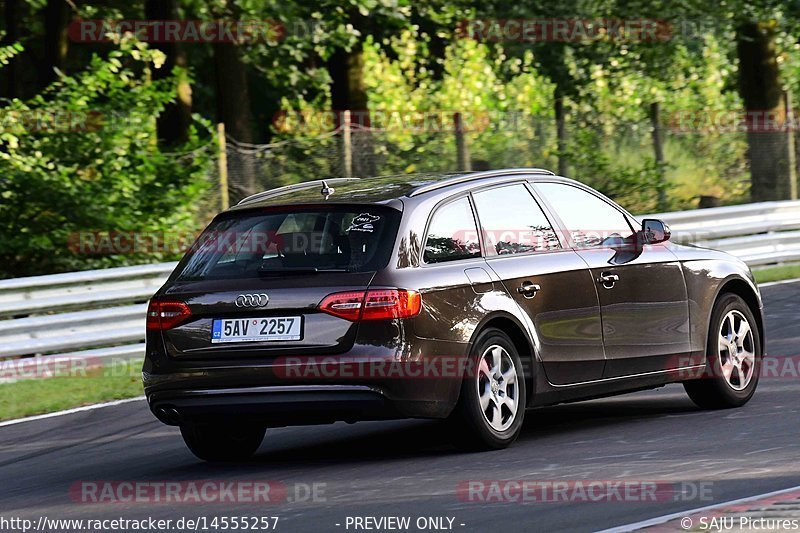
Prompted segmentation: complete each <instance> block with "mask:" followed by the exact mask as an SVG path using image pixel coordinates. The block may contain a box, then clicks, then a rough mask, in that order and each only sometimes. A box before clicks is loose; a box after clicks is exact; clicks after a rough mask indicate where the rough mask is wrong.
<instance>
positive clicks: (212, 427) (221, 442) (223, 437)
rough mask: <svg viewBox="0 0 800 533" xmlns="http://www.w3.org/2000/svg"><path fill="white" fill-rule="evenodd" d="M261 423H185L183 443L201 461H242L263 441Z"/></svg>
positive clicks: (263, 431)
mask: <svg viewBox="0 0 800 533" xmlns="http://www.w3.org/2000/svg"><path fill="white" fill-rule="evenodd" d="M265 432H266V428H264V427H262V426H246V425H222V424H184V425H182V426H181V435H182V436H183V441H184V442H185V443H186V446H187V447H188V448H189V450H191V452H192V453H193V454H195V456H197V457H198V458H199V459H202V460H204V461H244V460H245V459H249V458H250V457H251V456H252V455H253V454H254V453H256V450H258V447H259V446H261V442H262V441H263V440H264V433H265Z"/></svg>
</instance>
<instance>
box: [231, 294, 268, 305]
mask: <svg viewBox="0 0 800 533" xmlns="http://www.w3.org/2000/svg"><path fill="white" fill-rule="evenodd" d="M267 303H269V296H267V295H266V294H263V293H262V294H240V295H239V296H237V297H236V307H264V306H265V305H267Z"/></svg>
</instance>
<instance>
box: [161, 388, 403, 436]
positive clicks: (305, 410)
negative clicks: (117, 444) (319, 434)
mask: <svg viewBox="0 0 800 533" xmlns="http://www.w3.org/2000/svg"><path fill="white" fill-rule="evenodd" d="M148 402H149V403H150V410H151V411H152V412H153V414H154V415H155V416H156V418H158V419H159V420H160V421H161V422H163V423H165V424H169V425H180V424H182V423H185V422H196V421H204V422H208V421H212V420H214V419H218V420H230V418H231V416H235V417H237V418H239V419H250V420H255V421H265V422H269V423H270V424H271V425H273V426H276V425H280V426H284V425H293V424H296V423H298V422H301V423H303V424H324V423H328V422H335V421H337V420H365V419H366V420H368V419H382V418H387V417H388V416H389V415H390V414H392V410H391V407H390V406H389V405H387V402H386V401H385V399H384V397H383V395H382V394H381V393H380V392H378V391H375V390H373V389H370V388H369V387H366V386H358V385H313V386H312V385H307V386H302V385H300V386H293V387H291V386H289V387H287V386H274V387H246V388H238V389H212V390H185V391H164V392H156V393H152V394H150V395H148Z"/></svg>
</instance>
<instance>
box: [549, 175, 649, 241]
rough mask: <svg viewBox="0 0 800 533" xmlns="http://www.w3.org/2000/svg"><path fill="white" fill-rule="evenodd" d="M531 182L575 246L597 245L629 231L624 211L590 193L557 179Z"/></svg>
mask: <svg viewBox="0 0 800 533" xmlns="http://www.w3.org/2000/svg"><path fill="white" fill-rule="evenodd" d="M535 186H536V189H537V190H539V191H540V192H541V193H542V195H544V197H545V198H546V199H547V201H548V202H550V204H551V205H552V206H553V209H555V211H556V213H557V214H558V216H559V218H561V220H562V221H563V222H564V225H565V226H566V228H567V230H568V231H569V232H570V235H572V240H573V241H574V242H575V245H576V246H578V247H592V246H600V245H603V244H604V243H606V242H609V241H610V240H618V239H620V238H622V239H628V238H630V237H631V235H632V234H633V230H632V229H631V226H630V224H628V220H627V218H626V217H625V215H624V214H622V212H621V211H619V210H617V209H616V208H615V207H613V206H612V205H610V204H609V203H607V202H605V201H604V200H602V199H601V198H598V197H597V196H595V195H593V194H590V193H588V192H586V191H584V190H581V189H579V188H577V187H573V186H571V185H564V184H561V183H537V184H536V185H535Z"/></svg>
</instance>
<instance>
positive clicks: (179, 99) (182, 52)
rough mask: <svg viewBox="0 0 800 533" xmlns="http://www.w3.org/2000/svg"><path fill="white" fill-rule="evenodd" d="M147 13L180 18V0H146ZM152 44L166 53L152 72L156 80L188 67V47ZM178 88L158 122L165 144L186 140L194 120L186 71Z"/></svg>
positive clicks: (156, 17) (152, 17)
mask: <svg viewBox="0 0 800 533" xmlns="http://www.w3.org/2000/svg"><path fill="white" fill-rule="evenodd" d="M144 13H145V18H147V19H148V20H178V19H179V18H180V15H179V13H178V0H147V1H146V2H145V6H144ZM151 46H153V48H157V49H158V50H161V51H162V52H164V54H166V56H167V59H166V61H165V63H164V65H162V67H161V68H160V69H156V70H155V71H154V72H153V79H154V80H160V79H164V78H167V77H169V75H170V74H172V71H173V69H174V68H175V67H180V68H183V69H185V68H187V66H188V58H187V56H186V49H185V47H183V46H182V45H181V44H180V43H177V42H176V43H154V44H152V45H151ZM175 89H176V95H175V96H176V98H175V101H174V102H172V103H170V104H167V106H166V107H165V108H164V110H163V111H162V112H161V114H160V115H159V116H158V119H157V123H156V124H157V130H158V140H159V143H161V144H162V145H163V146H165V147H170V146H174V145H179V144H183V143H184V142H186V141H187V140H188V133H189V126H190V125H191V122H192V87H191V85H190V84H189V80H188V79H187V77H186V75H185V74H182V75H181V76H180V77H179V79H178V80H177V84H176V87H175Z"/></svg>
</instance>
